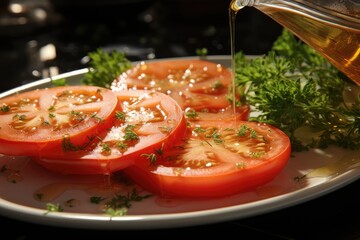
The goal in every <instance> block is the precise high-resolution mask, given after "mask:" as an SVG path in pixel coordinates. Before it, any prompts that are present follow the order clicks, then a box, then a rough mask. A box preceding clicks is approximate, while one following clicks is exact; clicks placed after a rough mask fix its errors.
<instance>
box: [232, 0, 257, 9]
mask: <svg viewBox="0 0 360 240" xmlns="http://www.w3.org/2000/svg"><path fill="white" fill-rule="evenodd" d="M232 3H233V4H232V5H234V6H236V7H237V8H242V7H252V6H254V5H256V4H257V3H259V0H233V1H232Z"/></svg>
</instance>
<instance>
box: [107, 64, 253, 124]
mask: <svg viewBox="0 0 360 240" xmlns="http://www.w3.org/2000/svg"><path fill="white" fill-rule="evenodd" d="M231 83H232V73H231V71H230V69H228V68H226V67H224V66H222V65H220V64H217V63H214V62H211V61H207V60H199V59H177V60H156V61H152V62H146V63H145V62H141V63H139V64H137V65H136V66H134V67H133V68H131V69H129V70H128V71H127V72H125V73H123V74H121V75H120V76H119V77H118V78H117V79H115V80H114V81H113V83H112V87H111V88H112V90H114V91H121V90H123V89H128V90H132V89H146V90H153V91H158V92H162V93H165V94H167V95H169V96H171V97H172V98H173V99H175V101H176V102H177V103H178V104H179V105H180V106H181V108H182V109H183V110H186V109H192V110H194V111H196V112H199V113H200V112H202V113H204V112H206V113H212V114H217V113H221V112H223V111H226V110H227V109H229V108H232V106H231V103H230V102H229V101H228V99H227V96H228V93H229V88H230V86H231ZM240 113H242V115H241V116H240ZM238 115H239V119H241V120H247V119H248V116H249V107H248V106H247V105H246V106H241V107H239V109H238ZM208 116H210V115H208ZM204 117H206V115H205V116H203V118H202V120H205V119H204ZM210 118H212V119H213V118H214V116H211V117H210Z"/></svg>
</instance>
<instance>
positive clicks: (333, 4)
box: [230, 0, 360, 85]
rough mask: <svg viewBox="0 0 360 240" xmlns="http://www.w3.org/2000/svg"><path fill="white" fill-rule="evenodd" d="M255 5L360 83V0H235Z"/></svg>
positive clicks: (237, 4)
mask: <svg viewBox="0 0 360 240" xmlns="http://www.w3.org/2000/svg"><path fill="white" fill-rule="evenodd" d="M246 6H248V7H255V8H256V9H258V10H259V11H261V12H263V13H264V14H266V15H268V16H269V17H271V18H272V19H274V20H275V21H276V22H278V23H279V24H281V25H282V26H283V27H285V28H286V29H288V30H289V31H290V32H292V33H293V34H295V35H296V36H297V37H298V38H299V39H301V40H302V41H303V42H305V43H306V44H308V45H309V46H311V47H312V48H314V49H315V50H316V51H317V52H319V53H320V54H321V55H323V56H324V57H325V58H326V59H327V60H328V61H329V62H331V63H332V64H333V65H334V66H335V67H337V68H338V69H339V70H340V71H342V72H343V73H344V74H346V75H347V76H348V77H349V78H350V79H352V80H353V81H354V82H355V83H356V84H357V85H360V0H232V2H231V4H230V7H231V9H232V10H233V11H235V12H237V11H239V10H240V9H242V8H243V7H246Z"/></svg>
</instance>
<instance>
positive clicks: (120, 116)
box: [115, 111, 126, 121]
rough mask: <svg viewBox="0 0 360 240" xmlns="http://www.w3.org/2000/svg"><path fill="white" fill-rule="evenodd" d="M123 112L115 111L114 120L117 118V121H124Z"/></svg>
mask: <svg viewBox="0 0 360 240" xmlns="http://www.w3.org/2000/svg"><path fill="white" fill-rule="evenodd" d="M125 116H126V115H125V113H124V112H119V111H116V112H115V118H116V120H119V121H124V120H125Z"/></svg>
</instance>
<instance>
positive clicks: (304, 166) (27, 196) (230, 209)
mask: <svg viewBox="0 0 360 240" xmlns="http://www.w3.org/2000/svg"><path fill="white" fill-rule="evenodd" d="M208 59H209V60H213V61H215V62H217V63H221V64H225V65H227V66H230V59H229V56H212V57H208ZM86 72H87V70H86V69H81V70H78V71H74V72H70V73H66V74H62V75H59V76H57V77H56V79H59V78H66V79H67V82H68V83H72V84H78V83H79V81H80V79H81V76H82V75H83V74H84V73H86ZM48 86H52V84H51V79H43V80H40V81H36V82H34V83H32V84H28V85H24V86H21V87H19V88H16V89H13V90H11V91H8V92H5V93H3V94H0V97H4V96H7V95H9V94H13V93H15V92H17V91H24V90H30V89H35V88H39V87H41V88H43V87H48ZM359 163H360V152H359V151H346V150H343V149H340V148H335V147H331V148H329V149H326V150H325V151H321V150H317V149H314V150H312V151H310V152H303V153H296V154H295V156H294V157H292V158H291V159H290V161H289V163H288V165H287V166H286V168H285V169H284V170H283V172H282V173H281V174H280V175H278V176H277V177H276V178H275V179H274V180H273V181H271V182H270V183H268V184H266V185H264V186H262V187H260V188H258V189H257V190H256V191H253V192H246V193H241V194H238V195H234V196H231V197H226V198H221V199H212V200H194V199H190V200H174V199H172V200H171V199H161V198H159V197H156V196H152V197H150V198H147V199H144V200H143V201H140V202H133V203H132V206H131V207H130V208H129V210H128V212H127V214H126V215H125V216H120V217H111V216H110V215H108V214H105V213H103V212H102V210H101V207H100V206H99V205H97V204H93V203H91V202H90V197H91V196H94V195H99V194H101V195H102V194H104V196H107V194H109V193H114V192H115V191H118V188H117V186H116V185H111V187H108V189H107V190H108V191H105V190H104V189H103V188H102V186H108V179H105V178H104V177H102V176H98V177H94V176H81V177H80V176H63V175H58V174H54V173H52V172H49V171H46V170H44V169H43V168H41V167H39V166H38V165H36V164H34V163H33V162H31V161H30V160H29V159H27V158H26V157H16V158H14V157H7V156H0V169H2V171H0V214H1V215H4V216H7V217H10V218H15V219H19V220H22V221H29V222H32V223H40V224H45V225H53V226H62V227H71V228H84V229H85V228H86V229H160V228H171V227H185V226H195V225H202V224H210V223H216V222H222V221H228V220H233V219H241V218H245V217H249V216H255V215H259V214H263V213H267V212H272V211H276V210H278V209H282V208H286V207H289V206H293V205H296V204H299V203H302V202H305V201H309V200H311V199H314V198H316V197H319V196H322V195H324V194H327V193H329V192H331V191H334V190H336V189H338V188H340V187H343V186H345V185H347V184H349V183H351V182H353V181H355V180H356V179H358V178H359V176H360V168H358V167H357V166H358V165H359ZM4 166H6V169H7V170H4ZM304 174H307V176H306V177H305V178H302V179H301V180H300V181H297V180H295V179H296V178H299V177H301V176H303V175H304ZM14 182H16V183H14ZM44 189H46V192H47V193H48V195H47V197H45V198H44V199H42V200H41V201H40V200H37V198H36V195H37V193H38V192H41V191H45V190H44ZM102 191H103V192H102ZM140 194H141V195H143V194H145V193H140ZM49 202H52V203H54V204H60V205H61V206H62V207H63V211H62V212H48V210H47V206H46V204H47V203H49ZM69 203H70V204H69Z"/></svg>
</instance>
